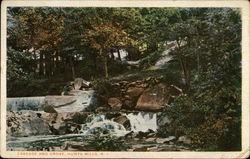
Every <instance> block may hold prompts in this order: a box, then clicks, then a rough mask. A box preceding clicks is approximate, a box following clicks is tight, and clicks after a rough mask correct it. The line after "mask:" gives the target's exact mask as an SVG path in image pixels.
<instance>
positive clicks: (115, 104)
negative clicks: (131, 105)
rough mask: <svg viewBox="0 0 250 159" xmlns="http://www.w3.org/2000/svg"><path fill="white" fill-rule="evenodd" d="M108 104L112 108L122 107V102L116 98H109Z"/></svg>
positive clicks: (118, 108)
mask: <svg viewBox="0 0 250 159" xmlns="http://www.w3.org/2000/svg"><path fill="white" fill-rule="evenodd" d="M108 105H109V106H110V107H111V108H112V109H114V110H120V109H121V107H122V102H121V101H120V100H119V99H118V98H109V99H108Z"/></svg>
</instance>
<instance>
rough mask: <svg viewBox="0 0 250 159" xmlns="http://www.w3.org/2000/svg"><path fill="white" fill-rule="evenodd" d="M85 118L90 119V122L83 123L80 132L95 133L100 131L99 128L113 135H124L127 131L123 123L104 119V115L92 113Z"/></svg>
mask: <svg viewBox="0 0 250 159" xmlns="http://www.w3.org/2000/svg"><path fill="white" fill-rule="evenodd" d="M87 120H90V122H87V123H86V124H83V125H82V130H80V133H83V134H85V135H91V134H95V133H97V132H98V131H100V129H101V130H106V131H107V133H109V134H112V135H115V136H124V135H125V134H127V133H128V132H129V131H127V130H126V129H125V127H124V126H123V125H121V124H119V123H116V122H114V121H112V120H108V119H106V118H105V115H92V116H90V117H89V119H87Z"/></svg>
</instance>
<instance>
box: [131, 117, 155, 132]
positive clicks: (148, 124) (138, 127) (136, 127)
mask: <svg viewBox="0 0 250 159" xmlns="http://www.w3.org/2000/svg"><path fill="white" fill-rule="evenodd" d="M126 116H127V118H128V119H129V121H130V124H131V130H132V131H134V132H139V131H142V132H145V131H147V130H149V129H151V130H153V131H156V130H157V118H156V114H155V113H154V114H153V113H143V112H139V113H138V114H137V115H136V114H133V113H130V114H127V115H126Z"/></svg>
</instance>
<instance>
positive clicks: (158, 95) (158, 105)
mask: <svg viewBox="0 0 250 159" xmlns="http://www.w3.org/2000/svg"><path fill="white" fill-rule="evenodd" d="M168 100H169V95H168V90H167V87H166V85H164V84H162V83H160V84H157V85H155V86H154V87H152V88H147V89H146V90H145V91H144V92H143V93H142V95H141V96H140V97H139V99H138V101H137V104H136V107H135V108H136V109H139V110H161V109H162V108H164V106H165V105H166V103H168Z"/></svg>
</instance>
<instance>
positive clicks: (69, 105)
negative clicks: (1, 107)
mask: <svg viewBox="0 0 250 159" xmlns="http://www.w3.org/2000/svg"><path fill="white" fill-rule="evenodd" d="M93 94H94V91H93V90H89V91H78V92H77V93H76V94H74V95H72V96H46V97H17V98H7V110H8V111H20V110H33V111H40V110H42V105H43V104H44V103H45V102H46V103H47V104H49V105H53V106H55V109H56V111H57V112H79V111H82V110H84V109H86V108H87V107H88V106H90V105H91V104H92V103H93ZM69 99H71V100H72V101H71V100H69ZM58 105H59V106H58Z"/></svg>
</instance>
